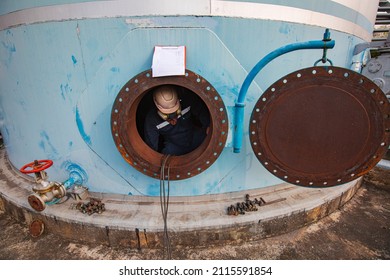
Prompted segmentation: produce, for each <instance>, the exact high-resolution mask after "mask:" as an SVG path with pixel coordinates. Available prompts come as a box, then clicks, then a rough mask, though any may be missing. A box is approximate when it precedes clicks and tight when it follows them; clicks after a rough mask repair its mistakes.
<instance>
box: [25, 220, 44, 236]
mask: <svg viewBox="0 0 390 280" xmlns="http://www.w3.org/2000/svg"><path fill="white" fill-rule="evenodd" d="M29 231H30V234H31V236H32V237H39V236H41V235H42V234H43V232H44V231H45V223H44V222H43V221H42V220H39V219H38V220H34V221H32V222H31V223H30V226H29Z"/></svg>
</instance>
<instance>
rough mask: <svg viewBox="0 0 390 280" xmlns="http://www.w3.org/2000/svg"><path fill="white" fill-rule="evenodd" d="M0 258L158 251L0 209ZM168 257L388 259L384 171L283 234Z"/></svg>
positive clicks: (389, 198)
mask: <svg viewBox="0 0 390 280" xmlns="http://www.w3.org/2000/svg"><path fill="white" fill-rule="evenodd" d="M0 229H1V230H0V240H1V241H0V259H2V260H124V259H126V260H129V259H135V260H146V259H148V260H151V259H163V252H162V250H158V249H148V250H145V249H143V250H141V251H138V250H136V249H126V248H123V249H115V248H110V247H106V246H102V245H99V244H96V245H95V246H91V245H88V244H83V243H78V242H74V241H71V240H65V239H62V238H60V237H58V236H55V235H53V234H50V233H44V234H43V235H42V236H40V237H38V238H33V237H32V236H30V234H29V231H28V228H27V225H25V224H20V223H18V222H16V221H15V220H13V219H12V218H11V217H9V216H8V215H6V214H5V213H0ZM172 250H173V252H172V259H184V260H211V259H215V260H233V259H240V260H250V259H251V260H254V259H263V260H265V259H268V260H275V259H277V260H281V259H288V260H291V259H296V260H300V259H305V260H336V259H346V260H348V259H353V260H366V259H376V260H378V259H390V170H385V169H380V168H375V169H373V170H372V171H371V172H370V173H368V175H366V176H365V180H364V183H363V185H362V187H361V188H360V189H359V190H358V192H357V193H356V195H355V196H354V197H353V198H352V200H351V201H350V202H348V203H347V204H345V205H344V206H343V207H342V208H341V209H340V210H338V211H336V212H334V213H332V214H331V215H329V216H328V217H325V218H324V219H322V220H320V221H319V222H317V223H315V224H312V225H310V226H307V227H304V228H301V229H299V230H296V231H293V232H290V233H288V234H284V235H280V236H276V237H272V238H267V239H263V240H260V241H256V242H248V243H245V244H242V245H239V246H237V245H236V246H233V245H225V246H218V247H209V246H204V247H202V248H199V247H197V248H190V247H178V246H175V244H172Z"/></svg>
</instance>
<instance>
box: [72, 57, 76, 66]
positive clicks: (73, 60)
mask: <svg viewBox="0 0 390 280" xmlns="http://www.w3.org/2000/svg"><path fill="white" fill-rule="evenodd" d="M72 62H73V65H76V64H77V59H76V57H75V56H74V55H72Z"/></svg>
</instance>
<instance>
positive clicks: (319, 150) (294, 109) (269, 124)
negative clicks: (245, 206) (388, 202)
mask: <svg viewBox="0 0 390 280" xmlns="http://www.w3.org/2000/svg"><path fill="white" fill-rule="evenodd" d="M389 114H390V113H389V102H388V100H387V98H386V96H385V95H384V94H383V92H382V91H381V90H380V89H379V87H378V86H377V85H375V84H374V83H373V82H372V81H371V80H369V79H367V78H366V77H364V76H362V75H360V74H358V73H356V72H353V71H351V70H348V69H344V68H339V67H311V68H307V69H302V70H299V71H296V72H294V73H291V74H289V75H287V76H285V77H283V78H281V79H280V80H278V81H277V82H275V83H274V84H273V85H271V86H270V87H269V88H268V89H267V90H266V92H265V93H264V94H263V95H262V96H261V97H260V99H259V100H258V101H257V103H256V105H255V107H254V110H253V112H252V116H251V121H250V128H249V129H250V141H251V145H252V148H253V150H254V152H255V155H256V157H257V158H258V159H259V161H260V162H261V163H262V164H263V165H264V166H265V168H266V169H267V170H268V171H270V172H271V173H273V174H274V175H275V176H277V177H279V178H280V179H282V180H284V181H287V182H290V183H293V184H296V185H302V186H333V185H339V184H342V183H346V182H349V181H351V180H354V179H356V178H358V177H359V176H361V175H363V174H365V173H367V172H368V171H369V170H370V169H371V168H373V167H374V166H375V165H376V164H377V163H378V162H379V160H380V159H381V158H382V156H383V155H384V154H385V152H386V151H387V148H388V146H389V128H390V118H389Z"/></svg>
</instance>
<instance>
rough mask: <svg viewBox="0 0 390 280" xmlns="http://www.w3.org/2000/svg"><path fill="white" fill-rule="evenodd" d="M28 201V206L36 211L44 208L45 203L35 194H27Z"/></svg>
mask: <svg viewBox="0 0 390 280" xmlns="http://www.w3.org/2000/svg"><path fill="white" fill-rule="evenodd" d="M28 203H29V204H30V206H31V207H32V208H33V209H34V210H36V211H38V212H41V211H43V210H45V208H46V204H45V201H44V200H43V199H42V198H41V197H40V196H39V195H37V194H31V195H29V196H28Z"/></svg>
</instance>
